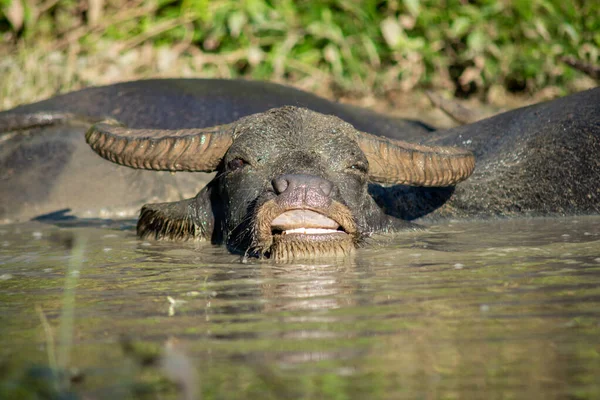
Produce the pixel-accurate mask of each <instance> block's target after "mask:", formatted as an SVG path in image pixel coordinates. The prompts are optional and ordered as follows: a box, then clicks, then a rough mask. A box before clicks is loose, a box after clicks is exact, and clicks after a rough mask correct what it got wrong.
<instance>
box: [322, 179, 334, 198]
mask: <svg viewBox="0 0 600 400" xmlns="http://www.w3.org/2000/svg"><path fill="white" fill-rule="evenodd" d="M319 188H320V189H321V191H322V192H323V194H324V195H325V196H329V195H330V194H331V191H332V190H333V183H331V182H329V181H323V182H321V183H320V184H319Z"/></svg>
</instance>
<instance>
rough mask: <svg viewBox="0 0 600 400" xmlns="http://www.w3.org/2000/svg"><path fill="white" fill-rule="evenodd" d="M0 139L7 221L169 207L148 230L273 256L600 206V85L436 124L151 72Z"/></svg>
mask: <svg viewBox="0 0 600 400" xmlns="http://www.w3.org/2000/svg"><path fill="white" fill-rule="evenodd" d="M90 127H91V128H90ZM86 131H87V134H85V136H86V139H87V142H88V143H89V146H90V147H91V148H92V149H93V150H94V151H96V152H97V153H98V154H100V155H101V156H102V157H104V158H106V159H109V160H111V161H113V162H114V163H116V164H121V165H124V166H127V167H131V168H124V167H122V166H118V165H115V164H113V163H108V162H106V161H102V159H101V158H99V157H97V156H96V155H95V154H93V152H92V151H91V150H90V149H89V147H87V145H86V144H85V139H84V133H85V132H86ZM366 132H369V133H366ZM382 136H386V137H387V138H386V137H382ZM0 140H1V141H2V142H3V144H2V147H1V148H0V168H2V172H0V174H2V176H0V179H2V181H0V182H1V183H0V185H2V192H1V194H0V204H1V205H0V218H3V219H5V220H18V219H23V218H30V217H33V216H35V215H38V214H41V213H48V212H52V211H57V210H59V209H61V208H67V207H68V208H71V209H72V210H73V212H74V213H75V214H76V215H77V216H80V217H87V216H89V217H98V216H100V217H103V216H107V217H114V216H119V215H123V216H129V215H131V213H132V212H133V210H134V209H136V208H137V209H139V207H140V206H141V204H143V203H152V202H157V201H167V202H163V203H156V204H146V205H145V206H144V207H143V208H142V212H141V214H140V218H139V221H138V234H139V235H140V236H143V237H152V238H158V239H163V238H167V239H192V238H197V239H208V240H211V241H212V242H213V243H224V244H227V246H228V247H229V248H230V249H232V250H236V251H241V252H246V253H249V254H255V255H265V256H271V257H273V258H276V259H289V258H297V257H313V256H321V255H344V254H347V253H349V252H351V251H352V250H353V249H354V248H355V247H357V246H359V245H360V244H361V243H362V242H363V241H364V239H365V237H368V236H369V235H371V234H372V233H375V232H391V231H395V230H398V229H402V228H406V227H408V226H410V223H408V222H406V220H412V219H416V218H420V217H424V218H430V219H434V218H440V217H473V216H506V215H513V214H523V213H528V214H548V213H558V214H581V213H597V212H599V211H600V161H599V159H598V157H597V155H598V150H600V89H594V90H590V91H586V92H582V93H579V94H576V95H572V96H568V97H565V98H562V99H558V100H555V101H552V102H548V103H542V104H539V105H535V106H531V107H527V108H522V109H518V110H514V111H511V112H508V113H505V114H501V115H497V116H495V117H492V118H489V119H487V120H483V121H480V122H477V123H474V124H470V125H465V126H462V127H459V128H454V129H450V130H446V131H434V132H432V130H431V129H430V128H428V127H427V126H426V125H424V124H422V123H419V122H415V121H403V120H397V119H392V118H386V117H383V116H380V115H377V114H374V113H372V112H369V111H365V110H362V109H357V108H352V107H348V106H343V105H339V104H336V103H331V102H328V101H326V100H323V99H321V98H318V97H315V96H313V95H310V94H307V93H304V92H300V91H297V90H294V89H290V88H286V87H283V86H279V85H275V84H266V83H258V82H240V81H218V80H157V81H140V82H132V83H126V84H118V85H113V86H108V87H101V88H92V89H87V90H84V91H80V92H75V93H71V94H68V95H64V96H59V97H56V98H54V99H50V100H47V101H44V102H40V103H36V104H32V105H28V106H23V107H19V108H16V109H14V110H11V111H8V112H4V113H0ZM401 140H409V141H411V142H414V141H418V142H419V143H421V144H420V145H412V144H408V143H406V142H403V141H401ZM464 148H466V149H467V150H464ZM473 154H474V155H475V157H476V158H477V168H475V172H474V173H473V175H472V176H471V178H470V179H469V180H467V181H465V182H463V183H461V184H459V185H457V186H455V185H456V183H458V182H460V181H462V180H464V179H466V178H467V177H468V176H469V175H470V174H471V173H472V172H473V168H474V157H473ZM143 170H154V171H163V172H151V171H143ZM175 171H177V173H176V174H172V172H175ZM200 171H203V172H209V171H216V172H217V173H216V176H215V177H214V178H212V179H210V180H209V179H207V178H206V177H205V176H204V175H203V174H197V173H196V172H200ZM379 184H386V185H393V186H389V187H384V186H381V185H379ZM196 193H197V194H196Z"/></svg>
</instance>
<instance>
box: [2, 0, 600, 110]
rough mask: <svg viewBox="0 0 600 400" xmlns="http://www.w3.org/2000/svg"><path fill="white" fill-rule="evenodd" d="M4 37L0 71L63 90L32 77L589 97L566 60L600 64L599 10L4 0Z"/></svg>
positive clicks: (352, 1)
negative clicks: (498, 90) (40, 70)
mask: <svg viewBox="0 0 600 400" xmlns="http://www.w3.org/2000/svg"><path fill="white" fill-rule="evenodd" d="M0 38H1V40H0V50H1V51H4V52H6V53H7V54H10V56H9V57H8V61H7V59H5V60H4V61H0V74H3V76H5V77H7V76H12V78H11V81H15V79H16V80H19V79H26V78H19V79H17V78H16V75H14V74H16V73H17V72H15V71H20V73H23V71H25V70H27V68H28V67H27V62H29V63H30V64H31V63H33V64H34V65H35V66H39V65H44V64H45V62H46V61H48V62H50V63H52V62H54V63H55V64H56V65H57V66H58V68H59V69H60V68H62V70H63V71H62V72H58V70H57V72H55V74H56V76H58V77H59V78H57V79H58V80H57V81H56V82H54V81H52V82H50V81H48V82H46V81H44V78H43V77H42V76H41V75H40V76H39V77H38V80H39V81H40V82H41V83H44V82H45V85H46V86H50V87H52V89H53V90H61V89H65V88H67V89H68V88H70V87H71V86H72V85H73V83H72V82H78V83H77V84H79V85H85V84H90V83H97V82H100V83H103V82H104V80H102V79H99V80H98V79H96V76H95V74H97V75H102V74H104V73H107V72H106V71H107V70H106V68H105V69H104V70H98V71H96V72H91V70H89V67H90V65H94V66H96V67H97V66H98V65H99V64H104V63H111V62H112V63H116V64H117V65H118V66H119V68H121V69H127V68H129V69H132V70H133V72H134V73H135V74H134V75H128V74H123V73H121V72H113V75H115V76H114V78H115V79H113V80H119V78H120V79H121V80H122V79H123V78H130V77H134V78H135V77H143V76H157V75H161V76H163V75H165V73H162V74H161V72H164V71H166V70H169V68H171V67H172V65H174V63H175V64H177V65H182V63H183V64H185V65H184V66H183V67H181V68H179V69H178V70H177V72H176V71H174V70H171V75H174V74H178V75H182V76H202V77H207V76H220V77H238V76H243V77H249V78H253V79H269V80H275V81H286V82H304V83H305V84H304V86H307V85H306V82H309V83H311V84H312V86H313V87H318V86H322V85H327V86H328V87H333V88H335V89H337V90H340V91H342V92H350V93H358V94H363V93H376V94H382V93H385V92H386V91H390V90H400V91H409V90H412V89H414V88H415V87H419V88H420V87H433V88H444V89H447V90H451V91H453V92H454V93H455V94H456V95H462V96H468V95H471V94H474V93H478V94H482V93H484V94H485V93H486V92H487V91H489V90H490V88H493V87H495V86H500V87H502V88H503V89H505V90H507V91H509V92H525V93H534V92H536V91H539V90H541V89H544V88H548V87H553V88H557V90H559V91H562V92H569V91H575V90H578V89H581V87H580V86H581V85H579V84H578V79H583V78H582V76H583V75H582V74H581V73H579V72H577V71H574V70H572V69H571V68H570V67H568V66H566V65H564V64H562V63H561V62H560V61H559V57H560V56H564V55H571V56H574V57H576V58H577V59H580V60H583V61H586V62H591V63H598V60H599V57H600V1H590V0H568V1H564V0H442V1H440V0H400V1H385V0H320V1H308V0H299V1H292V0H43V1H39V0H0ZM139 49H144V50H143V51H142V50H139ZM136 50H137V53H135V51H136ZM36 52H37V53H36ZM132 52H134V53H135V54H136V55H135V56H132V55H131V54H133V53H132ZM140 52H141V53H140ZM142 53H143V54H145V58H144V57H142V56H141V55H140V54H142ZM32 54H37V56H35V57H34V61H31V60H29V61H28V60H27V59H28V58H31V57H32ZM149 54H153V56H148V55H149ZM98 57H100V58H98ZM74 60H75V61H74ZM144 60H145V61H144ZM9 64H10V65H9ZM67 64H68V65H67ZM65 65H67V67H65ZM11 68H12V69H11ZM49 68H50V69H51V67H49ZM86 68H87V72H85V71H86ZM107 68H108V67H107ZM65 70H66V71H65ZM81 71H84V72H83V73H82V72H81ZM9 72H10V74H9ZM11 74H13V75H11ZM166 75H169V74H168V73H167V74H166ZM3 81H4V82H2V81H0V84H2V85H7V83H6V81H7V79H6V78H5V79H3ZM77 84H75V85H77ZM588 85H589V83H588ZM300 86H303V85H300ZM308 86H310V85H308ZM15 88H16V84H15ZM11 93H13V92H12V91H10V90H6V89H4V90H3V91H2V94H4V95H5V96H8V95H10V94H11ZM0 106H1V104H0Z"/></svg>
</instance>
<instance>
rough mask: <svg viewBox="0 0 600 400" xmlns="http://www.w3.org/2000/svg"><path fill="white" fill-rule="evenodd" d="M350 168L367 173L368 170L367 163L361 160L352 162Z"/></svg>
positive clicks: (353, 170)
mask: <svg viewBox="0 0 600 400" xmlns="http://www.w3.org/2000/svg"><path fill="white" fill-rule="evenodd" d="M348 169H349V170H350V171H352V172H360V173H362V174H366V173H367V172H368V167H367V164H364V163H361V162H359V163H356V164H352V165H351V166H349V167H348Z"/></svg>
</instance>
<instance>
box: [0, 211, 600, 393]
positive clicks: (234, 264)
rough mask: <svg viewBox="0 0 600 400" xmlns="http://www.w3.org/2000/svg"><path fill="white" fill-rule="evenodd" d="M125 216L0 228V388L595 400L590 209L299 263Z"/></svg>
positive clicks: (594, 257)
mask: <svg viewBox="0 0 600 400" xmlns="http://www.w3.org/2000/svg"><path fill="white" fill-rule="evenodd" d="M129 227H130V225H127V224H125V225H122V224H119V223H115V224H114V225H113V226H109V227H99V226H96V227H87V228H77V227H62V228H59V227H56V226H52V225H45V224H41V223H29V224H23V225H9V226H0V374H2V375H1V376H0V397H3V398H51V397H25V395H23V397H19V396H21V394H19V395H18V396H17V395H15V393H25V394H26V395H28V396H33V395H31V393H32V392H35V390H37V391H38V393H39V392H41V391H43V390H46V392H47V393H50V394H52V393H55V394H56V393H63V397H54V398H65V399H66V398H85V399H121V398H135V399H138V398H143V399H168V398H173V399H178V398H182V399H183V398H189V399H191V398H203V399H229V398H233V399H245V398H248V399H283V398H306V399H312V398H323V399H388V398H390V399H392V398H410V399H438V398H440V399H465V398H481V399H512V398H519V399H525V398H526V399H564V398H569V399H598V398H600V217H580V218H569V219H523V220H510V221H488V222H461V223H449V224H444V225H440V226H433V227H431V228H430V229H428V230H427V231H424V232H418V233H407V234H401V235H398V236H396V237H394V238H393V239H391V240H389V241H388V243H386V244H385V245H380V246H373V247H371V248H367V249H361V250H359V251H358V252H357V253H356V255H355V257H354V258H352V259H350V260H348V261H347V262H345V263H336V264H328V263H326V262H323V263H320V264H315V265H313V264H301V263H295V264H273V263H270V262H259V261H255V260H254V261H253V260H250V261H249V262H247V263H242V262H241V261H240V258H239V257H238V256H235V255H231V254H228V253H227V252H226V251H225V250H224V249H222V248H218V247H213V246H210V245H207V244H193V243H184V244H174V243H159V242H145V241H140V240H138V239H136V238H135V236H134V233H133V231H132V230H130V229H127V228H129ZM124 228H125V229H124ZM66 277H70V278H69V279H66ZM71 286H73V287H74V288H75V289H74V291H71V290H69V287H71ZM71 294H73V296H74V301H72V300H71V297H70V295H71ZM70 310H73V312H74V318H73V323H72V324H71V323H70V322H69V321H70V318H69V315H70V314H69V312H70ZM44 318H46V319H47V321H48V322H47V324H46V325H44V323H43V322H42V321H43V320H44ZM44 326H45V327H46V328H44ZM70 338H72V339H70ZM175 339H176V340H177V341H175ZM52 343H54V345H52ZM61 343H62V344H61ZM64 343H66V344H64ZM69 343H71V344H69ZM159 354H162V358H160V359H159V361H156V360H157V358H156V357H158V355H159ZM54 364H57V365H58V366H57V367H56V370H57V371H64V369H61V368H60V367H61V366H63V367H66V370H67V371H68V372H67V373H66V376H67V378H66V379H63V380H59V381H58V383H57V380H56V379H54V378H53V375H52V369H50V368H49V367H50V366H52V365H54ZM34 366H37V367H34ZM40 366H41V367H40ZM69 378H70V379H69ZM32 382H34V383H32ZM174 382H175V383H174ZM177 384H178V385H177ZM39 387H41V389H40V388H39ZM67 392H69V393H72V394H73V393H74V395H73V397H66V396H67V395H66V394H65V393H67ZM48 396H50V395H48ZM186 396H187V397H186Z"/></svg>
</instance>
